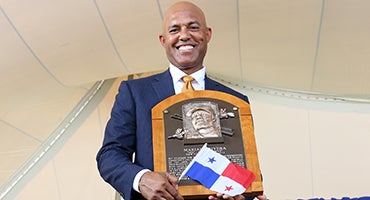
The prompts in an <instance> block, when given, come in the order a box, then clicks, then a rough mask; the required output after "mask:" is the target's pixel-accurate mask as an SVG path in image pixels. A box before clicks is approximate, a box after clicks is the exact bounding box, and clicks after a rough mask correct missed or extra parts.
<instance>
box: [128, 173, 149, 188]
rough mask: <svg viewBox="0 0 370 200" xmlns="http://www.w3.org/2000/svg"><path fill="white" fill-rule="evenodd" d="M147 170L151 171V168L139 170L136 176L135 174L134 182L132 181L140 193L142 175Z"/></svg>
mask: <svg viewBox="0 0 370 200" xmlns="http://www.w3.org/2000/svg"><path fill="white" fill-rule="evenodd" d="M146 172H150V170H149V169H143V170H141V171H139V172H138V173H137V174H136V176H135V178H134V182H133V183H132V187H133V188H134V190H135V191H136V192H139V193H140V189H139V182H140V179H141V177H142V176H143V175H144V174H145V173H146Z"/></svg>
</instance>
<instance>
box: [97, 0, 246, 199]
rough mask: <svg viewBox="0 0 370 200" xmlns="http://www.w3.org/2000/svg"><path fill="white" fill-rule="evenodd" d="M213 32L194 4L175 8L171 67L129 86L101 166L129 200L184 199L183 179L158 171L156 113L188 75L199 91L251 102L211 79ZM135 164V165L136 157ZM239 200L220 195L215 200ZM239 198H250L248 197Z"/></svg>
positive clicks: (119, 99)
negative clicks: (155, 162)
mask: <svg viewBox="0 0 370 200" xmlns="http://www.w3.org/2000/svg"><path fill="white" fill-rule="evenodd" d="M211 35H212V30H211V28H208V27H207V25H206V21H205V17H204V14H203V12H202V11H201V10H200V9H199V8H198V7H197V6H195V5H194V4H191V3H189V2H178V3H176V4H174V5H173V6H172V7H171V8H169V10H168V11H167V12H166V13H165V15H164V20H163V33H162V34H161V35H160V36H159V40H160V42H161V44H162V46H163V47H164V49H165V51H166V54H167V58H168V60H169V62H170V67H169V69H168V70H167V71H165V72H163V73H160V74H157V75H153V76H150V77H146V78H142V79H137V80H130V81H123V82H122V83H121V85H120V88H119V92H118V94H117V96H116V101H115V103H114V106H113V108H112V113H111V118H110V120H109V121H108V124H107V127H106V131H105V137H104V142H103V146H102V148H101V149H100V151H99V152H98V155H97V162H98V169H99V171H100V174H101V176H102V177H103V178H104V180H106V181H107V182H108V183H109V184H111V185H112V186H113V187H114V188H115V189H116V190H117V191H118V192H120V194H121V195H122V196H124V198H125V200H131V199H135V200H136V199H163V200H164V199H175V200H183V197H182V196H181V195H180V194H179V193H178V191H177V183H178V180H177V178H176V177H175V176H172V175H170V174H169V173H166V172H153V171H152V170H153V150H152V149H153V148H152V124H151V109H152V108H153V106H155V105H156V104H157V103H159V102H161V101H162V100H164V99H166V98H167V97H169V96H172V95H174V94H177V93H180V92H181V88H182V85H183V84H184V82H183V81H182V80H181V77H182V76H183V75H191V76H192V77H193V78H194V79H195V80H194V81H193V87H194V88H195V89H197V90H203V89H207V90H217V91H221V92H226V93H229V94H232V95H235V96H237V97H239V98H241V99H244V100H245V101H247V102H248V98H247V97H246V96H244V95H242V94H240V93H238V92H236V91H233V90H231V89H230V88H227V87H226V86H223V85H221V84H220V83H217V82H215V81H213V80H211V79H209V78H208V77H206V76H205V68H204V67H203V59H204V56H205V55H206V52H207V44H208V42H209V41H210V39H211ZM134 153H135V159H134V161H132V158H133V154H134ZM218 198H226V199H234V198H233V197H228V196H226V195H222V194H217V195H215V196H210V197H209V199H218ZM235 199H244V197H243V196H242V195H239V196H237V197H235Z"/></svg>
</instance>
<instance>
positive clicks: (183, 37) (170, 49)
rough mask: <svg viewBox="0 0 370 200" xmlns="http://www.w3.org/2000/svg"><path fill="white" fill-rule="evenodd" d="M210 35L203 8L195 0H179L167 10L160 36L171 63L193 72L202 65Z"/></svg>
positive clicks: (185, 70) (188, 72)
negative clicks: (182, 0) (186, 0)
mask: <svg viewBox="0 0 370 200" xmlns="http://www.w3.org/2000/svg"><path fill="white" fill-rule="evenodd" d="M211 35H212V31H211V29H210V28H208V27H207V24H206V21H205V17H204V14H203V12H202V11H201V10H200V9H199V8H198V7H197V6H195V5H194V4H191V3H188V2H179V3H177V4H175V5H173V6H172V7H171V8H170V9H169V10H168V11H167V12H166V14H165V16H164V21H163V34H161V35H160V36H159V39H160V42H161V44H162V46H163V47H164V48H165V50H166V54H167V58H168V60H169V61H170V62H171V64H173V65H174V66H176V67H178V68H179V69H180V70H182V71H184V72H185V73H187V74H191V73H193V72H195V71H197V70H199V69H201V68H202V66H203V59H204V56H205V55H206V52H207V44H208V42H209V40H210V39H211Z"/></svg>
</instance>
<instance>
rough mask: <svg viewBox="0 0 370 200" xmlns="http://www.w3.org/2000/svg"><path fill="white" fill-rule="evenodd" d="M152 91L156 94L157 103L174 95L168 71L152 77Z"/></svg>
mask: <svg viewBox="0 0 370 200" xmlns="http://www.w3.org/2000/svg"><path fill="white" fill-rule="evenodd" d="M152 86H153V89H154V91H155V93H156V94H157V96H158V98H159V101H162V100H163V99H165V98H167V97H169V96H172V95H174V94H175V89H174V88H173V82H172V77H171V74H170V71H169V70H166V71H165V72H163V73H160V74H158V76H155V77H154V80H153V82H152Z"/></svg>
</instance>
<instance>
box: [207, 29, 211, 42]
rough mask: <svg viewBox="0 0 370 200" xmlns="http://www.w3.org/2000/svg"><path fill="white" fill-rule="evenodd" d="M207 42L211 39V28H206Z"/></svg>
mask: <svg viewBox="0 0 370 200" xmlns="http://www.w3.org/2000/svg"><path fill="white" fill-rule="evenodd" d="M206 34H207V42H209V41H211V37H212V28H209V27H208V28H207V33H206Z"/></svg>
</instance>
